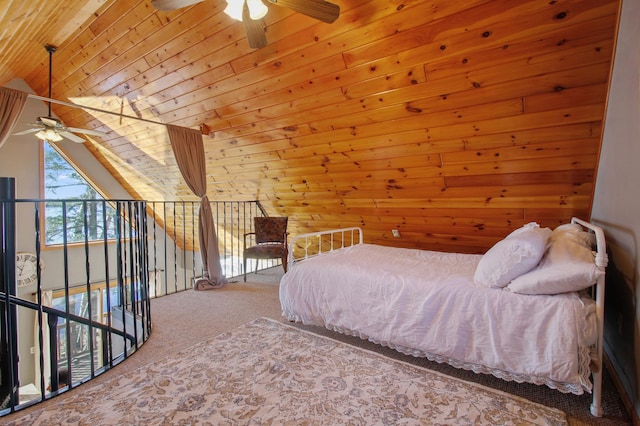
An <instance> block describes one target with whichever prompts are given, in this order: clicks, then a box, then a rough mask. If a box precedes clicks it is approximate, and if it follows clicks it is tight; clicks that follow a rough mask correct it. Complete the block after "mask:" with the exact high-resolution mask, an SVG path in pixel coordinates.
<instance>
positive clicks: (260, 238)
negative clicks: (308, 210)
mask: <svg viewBox="0 0 640 426" xmlns="http://www.w3.org/2000/svg"><path fill="white" fill-rule="evenodd" d="M288 219H289V218H288V217H254V218H253V225H254V230H255V232H248V233H246V234H244V248H243V250H242V256H243V258H244V259H243V261H244V281H245V282H246V281H247V259H256V268H255V271H254V272H255V273H257V272H258V259H281V260H282V267H283V268H284V272H287V255H288V248H287V222H288ZM249 235H254V236H255V238H254V240H255V245H253V246H250V247H247V237H248V236H249Z"/></svg>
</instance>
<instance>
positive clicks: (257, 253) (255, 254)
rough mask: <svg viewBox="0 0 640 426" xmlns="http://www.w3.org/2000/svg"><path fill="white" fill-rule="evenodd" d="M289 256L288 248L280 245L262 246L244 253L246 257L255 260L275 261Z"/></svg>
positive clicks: (250, 248)
mask: <svg viewBox="0 0 640 426" xmlns="http://www.w3.org/2000/svg"><path fill="white" fill-rule="evenodd" d="M286 255H287V248H286V247H285V246H283V245H280V244H260V245H257V246H253V247H249V248H247V249H246V250H245V251H244V257H251V258H253V259H273V258H277V257H284V256H286Z"/></svg>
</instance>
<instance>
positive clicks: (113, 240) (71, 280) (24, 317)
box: [0, 199, 151, 415]
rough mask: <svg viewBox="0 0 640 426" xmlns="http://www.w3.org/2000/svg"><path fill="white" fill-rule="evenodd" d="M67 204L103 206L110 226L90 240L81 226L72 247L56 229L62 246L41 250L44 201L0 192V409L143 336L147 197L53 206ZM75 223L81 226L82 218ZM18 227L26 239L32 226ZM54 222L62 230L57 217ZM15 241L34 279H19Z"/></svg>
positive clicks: (108, 363) (46, 392)
mask: <svg viewBox="0 0 640 426" xmlns="http://www.w3.org/2000/svg"><path fill="white" fill-rule="evenodd" d="M49 202H50V201H47V203H49ZM71 202H74V203H80V205H81V207H82V209H83V210H82V211H84V212H91V211H93V212H96V211H99V210H100V209H103V212H104V211H106V209H107V208H109V209H111V210H112V212H113V213H112V214H111V219H110V220H112V221H113V223H112V224H111V225H110V228H111V229H112V233H111V234H110V235H107V234H106V233H105V235H104V237H103V238H102V239H97V240H92V241H89V239H88V235H89V234H90V233H91V232H90V231H89V230H88V228H86V229H84V231H83V232H84V234H85V237H84V241H80V242H75V244H72V243H71V242H69V241H67V233H66V232H65V233H64V237H63V242H62V244H59V245H58V246H57V247H56V248H55V249H52V250H42V249H41V243H40V239H39V238H38V236H39V235H40V231H41V229H40V226H41V225H40V224H41V220H40V213H41V210H40V209H41V206H42V203H43V201H42V200H12V201H8V200H6V199H3V200H2V203H1V204H0V218H1V222H0V225H1V226H0V241H1V242H2V245H3V247H2V249H3V250H2V259H1V263H0V267H1V268H0V269H1V270H2V279H1V282H0V322H1V323H2V328H1V331H0V415H5V414H7V413H10V412H13V411H15V410H17V409H20V408H23V407H26V406H30V405H33V404H35V403H38V402H41V401H44V400H46V399H49V398H51V397H54V396H56V395H58V394H60V393H62V392H65V391H67V390H69V389H72V388H74V387H76V386H78V385H80V384H82V383H85V382H86V381H88V380H90V379H92V378H94V377H96V376H98V375H100V374H101V373H103V372H104V371H107V370H109V369H110V368H112V367H113V366H114V365H116V364H118V363H119V362H121V361H122V360H124V359H126V358H127V357H128V356H130V355H131V354H132V353H133V352H135V351H136V350H137V349H138V348H139V347H140V346H141V345H142V344H143V343H144V342H145V341H146V340H147V339H148V337H149V335H150V333H151V317H150V304H149V300H150V295H149V265H148V258H149V256H148V241H147V238H148V237H147V228H148V225H147V209H146V203H145V202H144V201H129V200H127V201H121V200H109V201H104V200H100V201H97V200H85V201H80V202H78V200H73V201H71V200H57V201H55V202H54V203H60V205H62V206H64V205H65V203H71ZM92 203H94V205H91V206H89V204H92ZM18 205H19V207H18ZM24 207H26V209H23V208H24ZM52 208H55V207H52ZM21 209H22V210H24V211H23V212H21V211H20V210H21ZM26 211H28V212H29V213H26ZM63 211H64V210H63ZM30 212H33V217H32V216H31V214H30ZM20 213H22V215H21V216H18V214H20ZM25 217H28V218H29V219H32V220H29V221H24V220H23V219H25ZM95 217H101V215H100V214H97V215H94V218H95ZM106 217H107V216H106V215H103V216H102V218H103V219H104V221H105V223H106ZM25 222H27V223H25ZM82 222H84V224H85V225H84V226H85V227H86V226H89V225H88V220H87V218H86V216H85V217H84V220H82V218H81V220H80V223H82ZM27 224H30V226H32V227H33V234H32V235H34V236H35V238H31V239H29V241H26V240H27V238H25V235H29V234H31V231H27V232H26V233H25V232H24V229H20V227H21V226H23V227H24V226H27ZM63 224H64V226H65V228H64V229H67V226H68V225H67V218H66V216H64V215H63ZM18 248H20V249H18ZM24 248H27V249H28V251H29V255H28V256H26V257H27V258H32V259H33V265H35V267H34V271H35V275H34V276H33V278H34V279H33V281H31V279H27V278H28V277H24V276H22V271H23V270H24V271H26V269H27V268H28V267H29V265H28V264H26V263H25V264H23V263H22V258H23V257H24V256H18V253H20V252H21V250H24ZM45 258H46V259H47V260H46V263H45ZM45 271H46V272H45ZM56 284H58V285H56Z"/></svg>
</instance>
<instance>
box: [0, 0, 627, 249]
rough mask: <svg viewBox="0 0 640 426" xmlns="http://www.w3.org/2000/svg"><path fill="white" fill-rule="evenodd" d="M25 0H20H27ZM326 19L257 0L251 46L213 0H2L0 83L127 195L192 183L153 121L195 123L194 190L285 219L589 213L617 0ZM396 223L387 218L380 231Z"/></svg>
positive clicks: (187, 196) (298, 227)
mask: <svg viewBox="0 0 640 426" xmlns="http://www.w3.org/2000/svg"><path fill="white" fill-rule="evenodd" d="M24 3H28V5H25V4H24ZM335 3H337V4H339V6H340V7H341V14H340V17H339V18H338V20H337V21H336V22H335V23H333V24H326V23H322V22H318V21H315V20H314V19H312V18H309V17H306V16H304V15H301V14H298V13H294V12H292V11H290V10H287V9H285V8H283V7H278V6H276V5H273V4H269V13H268V15H267V16H266V18H265V19H264V21H265V24H266V35H267V39H268V45H267V46H266V47H264V48H261V49H257V50H255V49H251V48H250V47H249V46H248V44H247V41H246V37H245V34H244V29H243V26H242V23H239V22H236V21H233V20H231V19H230V18H229V17H228V16H227V15H225V14H224V13H222V10H223V9H224V6H225V2H224V1H223V0H205V1H202V2H201V3H199V4H197V5H195V6H191V7H187V8H183V9H180V10H176V11H172V12H168V13H166V12H161V11H158V10H156V9H154V8H153V7H152V6H151V3H150V0H143V1H134V0H109V1H99V0H92V1H81V0H61V1H59V2H56V4H55V5H54V4H53V3H52V2H50V1H46V0H38V1H32V2H23V1H22V0H11V1H7V2H5V5H6V6H3V7H4V8H5V10H4V11H3V12H4V14H3V15H2V18H1V20H0V25H1V27H0V29H1V30H2V43H0V63H1V64H2V65H0V85H3V84H6V83H7V82H8V81H10V80H11V79H13V78H21V79H24V80H25V81H26V82H27V83H28V84H29V86H30V87H32V88H33V90H34V91H35V92H36V93H38V94H40V95H42V96H46V95H47V92H48V86H47V85H48V54H47V52H46V51H45V50H44V48H43V46H44V45H45V44H47V43H51V44H54V45H57V46H58V51H57V52H56V53H55V55H54V65H53V70H54V71H53V92H52V97H53V98H54V99H59V100H63V101H68V102H72V103H74V104H78V105H85V106H90V107H94V108H99V109H103V110H108V111H113V112H114V113H121V114H123V115H124V116H135V117H139V118H142V119H145V120H148V121H139V120H132V119H130V118H126V117H119V116H117V115H108V114H103V113H98V112H96V111H94V110H82V109H76V108H70V107H65V106H60V105H54V106H53V109H54V112H55V113H56V115H57V116H59V117H60V118H61V119H62V121H63V122H64V123H65V124H67V125H69V126H73V127H83V128H90V129H97V130H101V131H104V132H107V136H106V137H104V138H93V139H91V140H90V141H88V142H87V143H86V146H87V148H88V149H90V150H91V152H92V153H93V154H94V155H95V156H96V157H97V159H98V160H99V161H100V162H101V163H102V164H104V166H105V167H106V168H107V169H108V170H109V171H111V173H113V175H114V176H115V177H116V178H117V179H118V180H119V181H120V182H121V184H122V185H123V186H124V187H125V188H126V189H127V190H128V191H129V192H130V193H131V194H135V196H136V197H139V198H142V199H148V200H176V199H182V200H193V199H194V197H193V195H191V193H190V191H189V190H188V188H187V187H186V185H185V184H184V182H183V180H182V178H181V176H180V173H179V171H178V168H177V165H176V163H175V161H174V160H173V155H172V153H171V148H170V145H169V143H168V138H167V135H166V131H165V129H164V127H163V126H161V125H158V124H154V123H156V122H157V123H173V124H177V125H181V126H185V127H192V128H200V129H201V130H202V131H203V133H205V136H204V143H205V151H206V154H207V157H208V163H207V169H208V193H209V198H211V199H212V200H254V199H255V200H259V201H260V202H261V203H262V204H263V206H264V207H265V208H266V209H267V211H268V212H269V214H271V215H287V216H289V217H290V232H291V233H294V234H295V233H298V232H302V231H307V230H319V229H326V228H329V227H338V226H351V225H360V226H363V227H364V228H365V239H366V240H367V241H369V242H378V243H382V244H387V245H399V246H406V247H421V248H430V249H445V250H461V251H465V252H481V251H484V250H486V248H488V247H490V246H491V244H493V243H494V242H495V241H497V239H499V238H501V237H503V236H504V235H506V234H507V233H508V232H509V231H510V230H512V229H514V228H515V227H517V226H520V225H522V224H524V223H527V222H530V221H538V222H539V223H541V224H542V225H543V226H551V227H553V226H556V225H557V224H559V223H562V222H566V221H567V220H568V219H569V218H570V217H571V216H574V215H575V216H579V217H582V218H587V219H588V216H589V214H590V209H591V202H592V199H593V190H594V184H595V171H596V166H597V161H598V155H599V151H600V143H601V130H602V126H603V117H604V108H605V101H606V93H607V87H608V79H609V70H610V67H611V58H612V54H613V48H614V39H615V34H616V23H617V14H618V7H619V4H618V1H617V0H585V1H568V0H557V1H556V0H554V1H540V0H518V1H514V0H464V1H454V2H452V1H449V0H435V1H411V0H404V1H399V0H391V1H390V0H367V1H365V0H336V1H335ZM392 229H398V230H399V231H400V233H401V238H399V239H398V238H393V237H392V235H391V230H392Z"/></svg>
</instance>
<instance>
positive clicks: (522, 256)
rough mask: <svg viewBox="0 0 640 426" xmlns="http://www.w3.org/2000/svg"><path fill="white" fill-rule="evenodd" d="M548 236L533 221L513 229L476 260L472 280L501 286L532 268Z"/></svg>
mask: <svg viewBox="0 0 640 426" xmlns="http://www.w3.org/2000/svg"><path fill="white" fill-rule="evenodd" d="M550 235H551V230H550V229H549V228H540V225H538V224H537V223H535V222H531V223H528V224H526V225H524V226H523V227H521V228H518V229H516V230H515V231H513V232H512V233H510V234H509V235H507V236H506V237H505V238H504V239H503V240H501V241H498V242H497V243H496V244H495V245H494V246H493V247H491V248H490V249H489V251H487V252H486V253H485V254H484V256H482V258H481V259H480V262H479V263H478V266H477V268H476V272H475V274H474V277H473V280H474V282H475V283H476V284H478V285H481V286H484V287H492V288H503V287H504V286H506V285H507V284H509V282H510V281H511V280H513V279H514V278H516V277H518V276H520V275H522V274H524V273H526V272H529V271H530V270H532V269H533V268H534V267H535V266H536V265H537V264H538V262H539V261H540V259H541V258H542V255H543V254H544V252H545V249H546V247H547V240H548V239H549V236H550Z"/></svg>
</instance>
